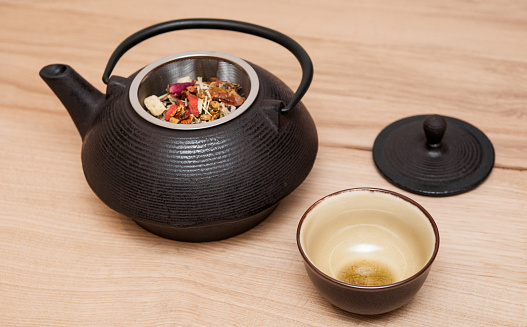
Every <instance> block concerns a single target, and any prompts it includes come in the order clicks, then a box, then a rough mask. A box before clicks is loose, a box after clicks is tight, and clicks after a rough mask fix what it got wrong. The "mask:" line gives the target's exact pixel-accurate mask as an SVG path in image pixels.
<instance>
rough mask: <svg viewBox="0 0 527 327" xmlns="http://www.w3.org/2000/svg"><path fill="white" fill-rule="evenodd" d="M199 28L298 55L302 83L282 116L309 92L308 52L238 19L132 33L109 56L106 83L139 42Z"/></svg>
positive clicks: (183, 23) (161, 26)
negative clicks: (256, 40) (272, 45)
mask: <svg viewBox="0 0 527 327" xmlns="http://www.w3.org/2000/svg"><path fill="white" fill-rule="evenodd" d="M199 28H204V29H221V30H228V31H236V32H242V33H247V34H252V35H256V36H259V37H262V38H265V39H268V40H271V41H274V42H276V43H278V44H280V45H282V46H283V47H285V48H286V49H287V50H289V51H290V52H291V53H292V54H293V55H295V57H296V59H297V60H298V61H299V62H300V66H301V68H302V80H301V81H300V84H299V86H298V89H297V90H296V92H295V94H294V95H293V97H292V98H291V100H290V102H289V104H287V105H285V106H284V107H282V108H281V109H280V110H281V112H282V113H287V112H288V111H290V110H291V109H292V108H294V107H295V106H296V105H297V104H298V102H300V100H301V99H302V97H303V96H304V94H305V93H306V91H307V89H308V88H309V85H310V84H311V80H312V79H313V64H312V62H311V59H310V58H309V55H308V54H307V52H306V51H305V50H304V48H302V47H301V46H300V44H298V43H297V42H296V41H295V40H293V39H291V38H290V37H289V36H287V35H284V34H282V33H280V32H277V31H275V30H272V29H269V28H266V27H262V26H259V25H255V24H250V23H244V22H240V21H235V20H226V19H209V18H193V19H181V20H172V21H167V22H163V23H159V24H156V25H152V26H150V27H147V28H144V29H142V30H140V31H138V32H136V33H134V34H132V35H131V36H129V37H128V38H127V39H125V40H124V41H123V42H122V43H121V44H119V46H118V47H117V48H116V49H115V51H114V52H113V53H112V56H111V57H110V59H109V61H108V64H107V65H106V69H105V70H104V74H103V76H102V80H103V82H104V83H105V84H107V83H108V79H109V77H110V74H111V72H112V70H113V69H114V67H115V65H116V64H117V61H118V60H119V59H120V58H121V57H122V56H123V55H124V53H125V52H126V51H128V50H129V49H130V48H132V47H133V46H135V45H137V44H139V43H140V42H142V41H144V40H146V39H148V38H150V37H153V36H156V35H159V34H162V33H166V32H171V31H177V30H183V29H199Z"/></svg>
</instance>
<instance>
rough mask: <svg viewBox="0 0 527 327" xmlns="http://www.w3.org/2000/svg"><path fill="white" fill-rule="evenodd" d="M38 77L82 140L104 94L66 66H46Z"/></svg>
mask: <svg viewBox="0 0 527 327" xmlns="http://www.w3.org/2000/svg"><path fill="white" fill-rule="evenodd" d="M40 77H41V78H42V79H43V80H44V82H46V84H48V86H49V87H50V88H51V90H52V91H53V93H55V95H57V97H58V98H59V99H60V101H61V102H62V104H63V105H64V107H66V110H68V113H69V114H70V116H71V118H72V119H73V122H74V123H75V126H76V127H77V130H78V131H79V134H80V135H81V137H82V138H83V139H84V136H85V135H86V133H87V132H88V130H89V129H90V126H91V123H92V121H93V120H94V118H95V116H96V115H97V112H98V108H100V107H101V106H100V105H101V102H102V101H103V100H104V94H103V93H101V92H100V91H99V90H97V89H96V88H95V87H94V86H93V85H91V84H90V83H88V81H86V80H85V79H84V78H83V77H82V76H80V75H79V74H78V73H77V72H76V71H75V70H74V69H73V68H71V67H70V66H68V65H63V64H53V65H48V66H46V67H44V68H42V69H41V70H40Z"/></svg>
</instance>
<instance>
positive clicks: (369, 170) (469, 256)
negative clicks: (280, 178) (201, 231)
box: [0, 0, 527, 326]
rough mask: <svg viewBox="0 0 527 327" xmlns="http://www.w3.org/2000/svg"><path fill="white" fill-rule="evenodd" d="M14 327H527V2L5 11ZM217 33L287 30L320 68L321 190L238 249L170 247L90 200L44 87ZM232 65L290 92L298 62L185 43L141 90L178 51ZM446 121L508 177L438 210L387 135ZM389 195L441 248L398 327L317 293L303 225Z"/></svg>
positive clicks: (1, 142)
mask: <svg viewBox="0 0 527 327" xmlns="http://www.w3.org/2000/svg"><path fill="white" fill-rule="evenodd" d="M0 12H1V13H2V21H1V22H0V26H1V28H0V94H1V95H2V96H1V97H0V108H1V112H2V115H1V116H0V150H1V151H0V167H1V168H0V169H1V170H0V294H1V296H0V325H2V326H4V325H5V326H72V325H74V326H123V325H124V326H164V325H176V326H303V325H304V326H349V325H352V326H385V325H393V326H525V325H526V324H527V318H526V317H527V222H526V221H525V212H527V200H526V199H527V176H526V174H527V128H526V126H527V5H526V3H525V2H524V1H520V0H514V1H504V0H498V1H490V0H482V1H477V2H475V1H468V0H446V1H445V0H425V1H408V0H394V1H382V0H371V1H355V0H352V1H337V0H326V1H321V0H306V1H303V2H298V1H292V0H281V1H265V2H248V1H244V2H242V1H234V0H225V1H222V2H221V3H219V2H217V1H209V0H204V1H200V2H199V5H197V4H196V3H195V2H177V3H175V2H170V1H161V0H151V1H147V2H144V1H121V0H114V1H102V0H97V1H91V2H89V4H88V3H87V2H86V1H79V0H69V1H65V0H55V1H52V0H49V1H38V2H37V1H30V0H17V1H13V0H11V1H8V0H0ZM190 17H216V18H230V19H237V20H243V21H248V22H251V23H255V24H260V25H263V26H266V27H270V28H273V29H276V30H279V31H281V32H283V33H285V34H287V35H289V36H291V37H292V38H294V39H295V40H297V41H298V42H299V43H300V44H301V45H302V46H303V47H304V48H305V49H306V50H307V51H308V53H309V54H310V56H311V58H312V60H313V63H314V67H315V77H314V79H313V83H312V86H311V88H310V89H309V91H308V93H307V94H306V96H305V97H304V99H303V103H304V104H305V105H306V107H307V108H308V110H309V111H310V113H311V115H312V116H313V118H314V119H315V122H316V124H317V130H318V134H319V144H320V149H319V154H318V157H317V160H316V162H315V166H314V168H313V170H312V172H311V173H310V175H309V176H308V178H307V179H306V180H305V182H304V183H303V184H302V185H301V186H300V187H299V188H298V189H297V190H296V191H295V192H293V193H292V194H291V195H290V196H288V197H287V198H286V199H284V200H283V201H282V202H281V203H280V205H279V206H278V208H277V209H276V211H275V212H274V213H273V214H272V215H271V216H270V217H269V218H268V219H267V220H265V221H264V222H263V223H262V224H260V225H258V226H257V227H256V228H254V229H252V230H250V231H248V232H246V233H244V234H242V235H239V236H237V237H234V238H231V239H227V240H224V241H219V242H213V243H200V244H191V243H181V242H174V241H169V240H165V239H162V238H159V237H156V236H153V235H151V234H149V233H147V232H145V231H144V230H142V229H141V228H140V227H138V226H137V225H136V224H135V223H133V222H132V221H131V220H129V219H128V218H127V217H124V216H121V215H119V214H117V213H115V212H114V211H112V210H111V209H108V208H107V207H105V206H104V204H102V203H101V201H100V200H99V199H98V198H97V197H96V196H95V195H94V194H93V193H92V192H91V190H90V188H89V187H88V185H87V183H86V181H85V179H84V175H83V171H82V167H81V163H80V151H81V140H80V137H79V135H78V133H77V131H76V129H75V126H74V125H73V123H72V121H71V120H70V118H69V117H68V114H67V112H66V111H65V109H64V108H63V107H62V105H61V104H60V102H59V101H58V99H57V98H56V97H55V96H54V95H53V94H52V92H51V91H50V90H49V89H48V88H47V86H46V85H45V84H44V83H43V82H42V81H41V80H40V78H39V77H38V71H39V70H40V68H41V67H43V66H45V65H47V64H50V63H66V64H69V65H71V66H72V67H74V68H75V69H76V70H77V71H78V72H79V73H80V74H81V75H83V76H84V77H85V78H86V79H87V80H89V81H91V82H92V83H93V84H94V85H95V86H96V87H97V88H99V89H100V90H101V91H104V90H105V88H104V84H103V83H102V81H101V77H102V73H103V70H104V67H105V65H106V62H107V60H108V58H109V56H110V54H111V53H112V51H113V50H114V49H115V47H116V46H117V45H118V44H119V42H121V41H122V40H123V39H124V38H126V37H127V36H129V35H130V34H132V33H134V32H135V31H137V30H139V29H142V28H144V27H146V26H149V25H152V24H155V23H158V22H161V21H165V20H171V19H178V18H190ZM196 49H207V50H217V51H223V52H227V53H230V54H233V55H236V56H238V57H241V58H244V59H246V60H249V61H251V62H254V63H256V64H258V65H260V66H262V67H264V68H266V69H267V70H269V71H271V72H273V73H275V74H276V75H277V76H278V77H279V78H281V79H282V80H283V81H284V82H286V83H287V84H288V85H289V86H290V87H291V88H293V89H294V88H295V87H296V86H297V85H298V83H299V80H300V69H299V65H298V64H297V63H296V60H295V59H294V58H293V57H292V56H291V55H290V54H289V53H288V52H287V50H285V49H282V48H281V47H280V46H278V45H275V44H273V43H271V42H269V41H266V40H263V39H259V38H256V37H252V36H246V35H242V34H239V33H234V32H224V31H204V30H196V31H180V32H177V33H170V34H167V35H162V36H159V37H156V38H154V39H151V40H147V41H145V42H143V43H141V44H139V45H138V46H137V47H135V48H134V49H132V50H131V51H130V52H129V53H127V54H126V55H125V56H124V57H123V58H122V60H121V61H120V62H119V63H118V65H117V67H116V69H115V71H114V74H116V75H121V76H128V75H130V74H132V73H134V72H135V71H137V70H138V69H140V68H141V67H143V66H144V65H146V64H148V63H150V62H152V61H154V60H156V59H159V58H161V57H163V56H165V55H168V54H172V53H176V52H181V51H187V50H196ZM425 113H438V114H442V115H447V116H452V117H456V118H458V119H462V120H465V121H468V122H470V123H471V124H473V125H475V126H477V127H478V128H480V129H481V130H482V131H483V132H485V133H486V134H487V136H488V137H489V138H490V139H491V141H492V142H493V144H494V147H495V150H496V164H495V167H494V170H493V171H492V173H491V175H490V176H489V178H488V179H487V180H486V181H485V183H483V184H482V185H481V186H480V187H478V188H476V189H475V190H473V191H471V192H469V193H465V194H461V195H458V196H453V197H446V198H430V197H423V196H417V195H412V194H408V193H406V192H404V191H400V190H398V189H397V188H395V187H394V186H392V185H391V184H389V183H388V182H387V181H385V180H384V179H383V178H382V177H381V176H380V175H379V174H378V172H377V171H376V169H375V166H374V164H373V160H372V158H371V148H372V144H373V141H374V140H375V137H376V136H377V134H378V133H379V132H380V131H381V130H382V128H383V127H385V126H386V125H388V124H390V123H391V122H393V121H395V120H398V119H400V118H403V117H407V116H411V115H415V114H425ZM359 186H375V187H382V188H388V189H392V190H396V191H400V192H401V193H403V194H406V195H409V196H410V197H411V198H413V199H415V200H416V201H418V202H419V203H421V204H422V205H423V206H424V207H425V208H426V209H427V210H428V211H429V212H430V213H431V214H432V216H433V217H434V218H435V219H436V222H437V224H438V227H439V230H440V233H441V247H440V251H439V255H438V257H437V259H436V261H435V263H434V266H433V267H432V270H431V273H430V275H429V278H428V280H427V281H426V283H425V285H424V287H423V288H422V290H421V291H420V292H419V293H418V295H417V296H416V297H415V299H414V300H413V301H412V302H411V303H409V304H408V305H406V306H404V307H402V308H401V309H399V310H396V311H394V312H392V313H388V314H385V315H381V316H378V317H362V316H357V315H353V314H349V313H346V312H344V311H341V310H339V309H337V308H335V307H333V306H332V305H331V304H329V303H328V302H327V301H326V300H325V299H323V298H322V297H321V296H320V295H319V294H318V293H317V292H316V290H315V289H314V287H313V286H312V284H311V283H310V281H309V280H308V278H307V275H306V274H305V271H304V267H303V262H302V259H301V256H300V255H299V253H298V250H297V247H296V243H295V232H296V227H297V224H298V221H299V219H300V217H301V215H302V214H303V212H304V211H305V210H306V209H307V208H308V207H309V206H310V205H311V204H312V203H313V202H314V201H316V200H317V199H319V198H321V197H322V196H324V195H326V194H328V193H332V192H335V191H338V190H341V189H345V188H350V187H359Z"/></svg>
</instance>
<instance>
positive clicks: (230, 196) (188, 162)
mask: <svg viewBox="0 0 527 327" xmlns="http://www.w3.org/2000/svg"><path fill="white" fill-rule="evenodd" d="M202 28H204V29H221V30H230V31H237V32H243V33H248V34H252V35H255V36H259V37H263V38H266V39H268V40H271V41H274V42H276V43H278V44H280V45H282V46H283V47H285V48H286V49H288V50H289V51H290V52H291V53H292V54H294V55H295V57H296V58H297V60H298V61H299V63H300V65H301V68H302V74H303V75H302V80H301V82H300V84H299V87H298V89H297V91H296V92H295V93H293V92H292V91H291V90H290V89H289V88H288V87H287V86H286V85H285V84H284V83H283V82H282V81H280V80H279V79H278V78H277V77H275V76H274V75H272V74H271V73H269V72H268V71H266V70H265V69H263V68H261V67H259V66H257V65H255V64H252V63H249V62H246V61H244V60H242V59H240V58H237V57H234V56H232V55H228V54H224V53H219V52H212V51H191V52H184V53H180V54H176V55H172V56H169V57H166V58H163V59H160V60H158V61H156V62H154V63H152V64H150V65H147V66H146V67H144V68H143V69H141V70H140V71H138V72H136V73H134V74H132V75H131V76H130V77H128V78H124V77H119V76H111V77H110V74H111V72H112V70H113V68H114V66H115V65H116V63H117V61H118V60H119V58H120V57H121V56H122V55H123V54H124V53H125V52H126V51H127V50H129V49H130V48H131V47H133V46H134V45H136V44H138V43H140V42H142V41H143V40H145V39H147V38H150V37H152V36H155V35H158V34H161V33H165V32H169V31H176V30H182V29H202ZM40 76H41V77H42V79H43V80H44V81H45V82H46V83H47V84H48V85H49V87H50V88H51V89H52V90H53V92H54V93H55V94H56V95H57V96H58V97H59V99H60V100H61V102H62V103H63V105H64V106H65V107H66V109H67V110H68V112H69V114H70V115H71V118H72V119H73V121H74V123H75V125H76V127H77V129H78V131H79V133H80V135H81V137H82V140H83V143H82V155H81V157H82V166H83V170H84V174H85V177H86V180H87V182H88V184H89V186H90V187H91V189H92V190H93V192H94V193H95V194H96V195H97V196H98V197H99V198H100V199H101V200H102V201H103V202H104V203H105V204H106V205H108V206H109V207H110V208H112V209H113V210H115V211H117V212H119V213H121V214H123V215H125V216H128V217H130V218H131V219H133V220H134V221H135V222H136V223H137V224H139V225H140V226H141V227H143V228H145V229H146V230H148V231H150V232H152V233H154V234H157V235H159V236H162V237H166V238H169V239H174V240H180V241H191V242H201V241H213V240H220V239H224V238H228V237H231V236H234V235H237V234H239V233H242V232H244V231H246V230H248V229H250V228H252V227H254V226H255V225H257V224H258V223H259V222H261V221H262V220H263V219H265V218H266V217H267V216H268V215H269V214H271V212H272V211H273V210H274V209H275V208H276V206H277V205H278V203H279V201H280V200H282V199H283V198H284V197H286V196H287V195H288V194H290V193H291V192H292V191H293V190H295V189H296V188H297V187H298V186H299V185H300V184H301V183H302V182H303V181H304V179H305V178H306V177H307V175H308V174H309V172H310V170H311V168H312V166H313V164H314V161H315V157H316V154H317V150H318V137H317V132H316V128H315V124H314V122H313V120H312V118H311V116H310V115H309V113H308V111H307V110H306V108H305V107H304V105H303V104H302V103H301V102H300V100H301V98H302V97H303V95H304V94H305V92H306V91H307V89H308V88H309V85H310V83H311V80H312V76H313V67H312V63H311V60H310V58H309V56H308V54H307V53H306V52H305V50H304V49H303V48H302V47H301V46H300V45H299V44H298V43H297V42H295V41H294V40H293V39H291V38H289V37H288V36H286V35H284V34H282V33H279V32H277V31H274V30H271V29H268V28H265V27H261V26H258V25H254V24H249V23H244V22H238V21H232V20H221V19H183V20H174V21H169V22H164V23H160V24H157V25H153V26H150V27H148V28H145V29H143V30H141V31H139V32H137V33H135V34H133V35H131V36H130V37H128V38H127V39H126V40H125V41H123V42H122V43H121V44H120V45H119V46H118V47H117V49H116V50H115V51H114V53H113V54H112V56H111V57H110V60H109V62H108V64H107V66H106V70H105V72H104V75H103V81H104V82H105V83H106V84H107V90H106V94H102V93H101V92H100V91H98V90H97V89H96V88H94V87H93V86H92V85H91V84H89V83H88V82H87V81H86V80H85V79H83V78H82V77H81V76H80V75H79V74H78V73H76V72H75V71H74V70H73V69H72V68H71V67H69V66H67V65H62V64H53V65H49V66H46V67H44V68H42V70H41V71H40ZM182 76H190V77H192V78H196V77H198V76H203V77H204V78H209V77H217V78H218V79H219V80H228V81H231V82H233V83H236V84H238V85H240V86H241V91H240V92H243V96H244V97H245V98H246V100H245V102H244V103H243V104H242V105H241V106H240V107H239V108H238V109H237V110H236V111H234V112H233V113H231V114H229V115H227V116H225V117H223V118H220V119H218V120H215V121H210V122H203V123H200V124H188V125H183V124H172V123H169V122H167V121H163V120H160V119H157V118H156V117H154V116H152V115H151V114H149V113H148V112H147V110H146V108H145V106H144V99H145V97H147V96H148V95H150V94H155V93H156V92H159V90H164V89H165V88H166V86H167V84H169V83H173V82H174V81H175V80H177V79H178V78H179V77H182Z"/></svg>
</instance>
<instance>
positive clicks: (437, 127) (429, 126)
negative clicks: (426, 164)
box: [423, 115, 447, 149]
mask: <svg viewBox="0 0 527 327" xmlns="http://www.w3.org/2000/svg"><path fill="white" fill-rule="evenodd" d="M446 128H447V122H446V120H445V118H443V117H442V116H439V115H430V116H428V117H427V118H426V119H425V121H424V122H423V129H424V130H425V135H426V143H427V145H428V147H430V148H432V149H436V148H439V147H440V146H441V140H442V139H443V135H445V131H446Z"/></svg>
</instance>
